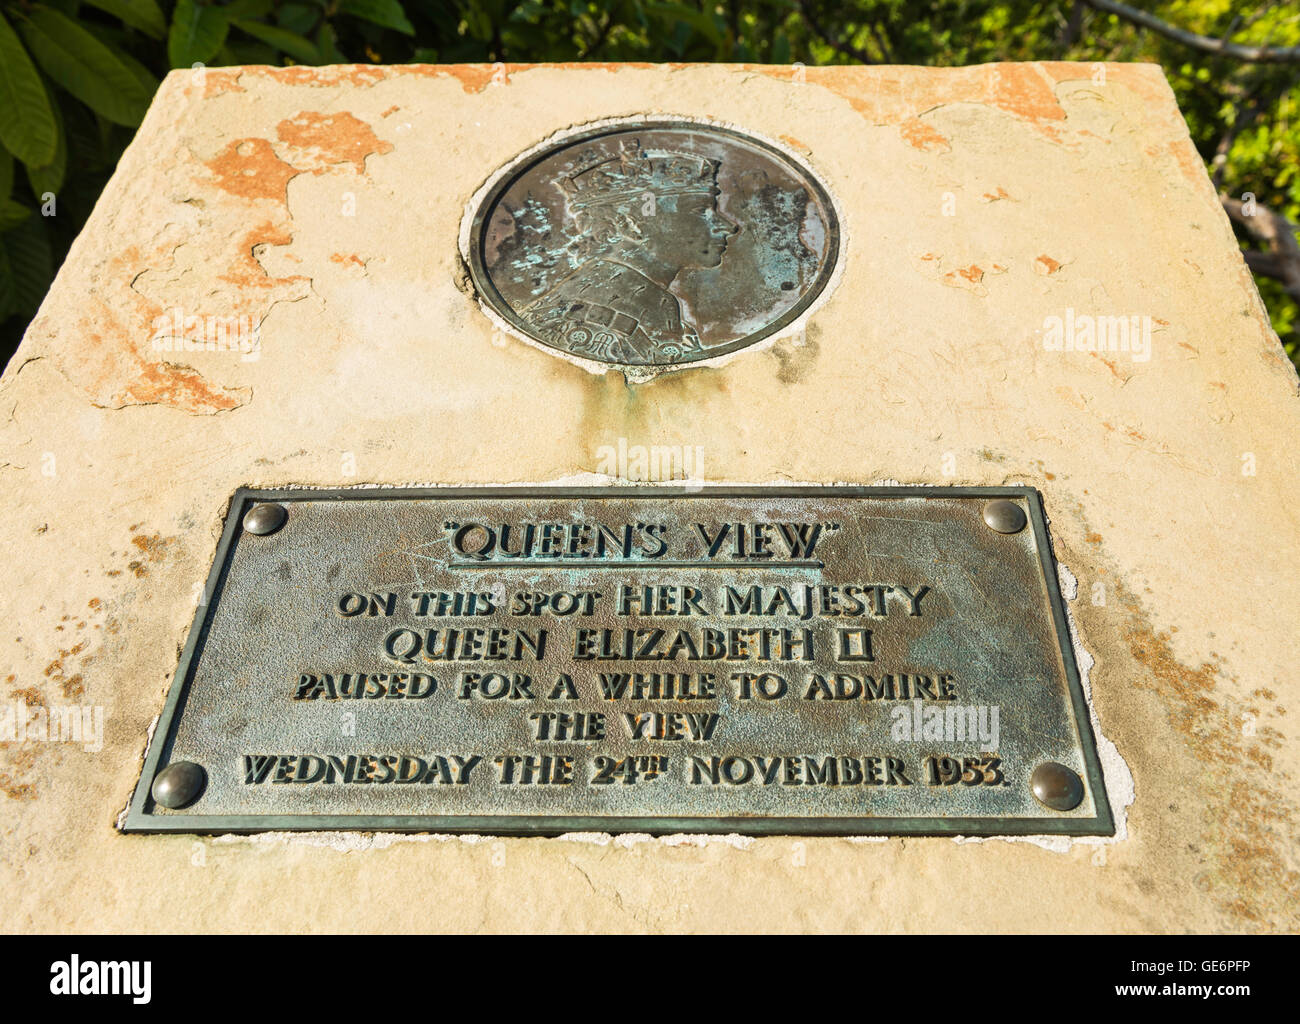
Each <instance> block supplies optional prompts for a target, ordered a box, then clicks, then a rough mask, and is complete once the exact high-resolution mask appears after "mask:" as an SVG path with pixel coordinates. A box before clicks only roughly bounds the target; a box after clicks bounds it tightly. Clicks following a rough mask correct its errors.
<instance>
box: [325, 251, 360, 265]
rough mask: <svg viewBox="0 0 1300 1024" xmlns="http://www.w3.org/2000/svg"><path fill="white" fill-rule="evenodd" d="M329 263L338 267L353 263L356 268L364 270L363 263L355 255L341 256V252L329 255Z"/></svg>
mask: <svg viewBox="0 0 1300 1024" xmlns="http://www.w3.org/2000/svg"><path fill="white" fill-rule="evenodd" d="M330 262H331V263H337V264H339V265H340V266H347V265H348V264H349V263H355V264H356V265H357V266H358V267H361V268H362V269H365V266H366V265H365V263H364V262H363V261H362V259H361V257H360V256H358V255H357V254H356V253H349V254H348V255H346V256H345V255H343V253H341V252H335V253H331V254H330Z"/></svg>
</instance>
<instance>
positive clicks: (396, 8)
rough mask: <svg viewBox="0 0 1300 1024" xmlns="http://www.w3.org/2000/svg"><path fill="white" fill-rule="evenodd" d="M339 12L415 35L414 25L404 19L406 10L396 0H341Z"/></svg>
mask: <svg viewBox="0 0 1300 1024" xmlns="http://www.w3.org/2000/svg"><path fill="white" fill-rule="evenodd" d="M339 13H341V14H350V15H352V16H353V17H354V18H361V19H362V20H364V21H370V22H374V24H376V25H382V26H384V28H395V29H397V31H398V32H405V33H406V34H407V35H408V36H413V35H415V26H414V25H412V24H411V23H410V22H409V21H408V20H407V19H406V12H405V11H403V10H402V5H401V4H400V3H398V0H342V2H341V3H340V4H339Z"/></svg>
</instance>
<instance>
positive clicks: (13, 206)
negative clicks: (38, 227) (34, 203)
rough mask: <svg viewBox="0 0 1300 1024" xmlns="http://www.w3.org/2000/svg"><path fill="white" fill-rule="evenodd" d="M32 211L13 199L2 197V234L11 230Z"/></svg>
mask: <svg viewBox="0 0 1300 1024" xmlns="http://www.w3.org/2000/svg"><path fill="white" fill-rule="evenodd" d="M31 215H32V211H31V210H29V209H28V208H27V207H25V206H24V205H23V204H22V203H19V202H16V201H14V200H13V199H0V234H2V233H4V232H6V231H9V230H11V229H13V228H15V227H17V226H18V225H19V224H21V223H22V222H23V221H25V220H26V219H27V218H28V217H30V216H31Z"/></svg>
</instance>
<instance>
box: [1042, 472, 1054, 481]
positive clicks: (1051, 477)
mask: <svg viewBox="0 0 1300 1024" xmlns="http://www.w3.org/2000/svg"><path fill="white" fill-rule="evenodd" d="M1043 476H1045V477H1046V478H1047V479H1048V480H1055V479H1056V474H1055V473H1049V472H1047V470H1043Z"/></svg>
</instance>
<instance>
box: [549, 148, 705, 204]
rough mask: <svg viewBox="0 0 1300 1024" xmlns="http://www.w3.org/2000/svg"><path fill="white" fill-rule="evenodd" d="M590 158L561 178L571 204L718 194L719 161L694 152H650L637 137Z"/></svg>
mask: <svg viewBox="0 0 1300 1024" xmlns="http://www.w3.org/2000/svg"><path fill="white" fill-rule="evenodd" d="M590 161H591V162H589V163H587V164H586V166H584V167H582V168H581V169H580V170H578V171H575V172H574V173H573V174H571V175H569V176H568V177H567V178H561V179H560V181H559V185H560V188H561V189H563V190H564V194H565V196H566V197H567V199H568V201H569V204H570V205H571V206H576V207H583V206H596V205H600V204H603V203H616V202H620V201H622V200H625V199H634V198H637V197H640V196H643V195H645V194H646V193H647V192H649V193H652V194H653V195H655V196H670V195H717V193H718V168H719V166H720V162H719V161H717V160H710V159H708V158H707V157H702V156H697V155H696V154H694V153H680V152H672V151H668V150H655V151H654V152H653V153H647V152H646V151H644V150H643V149H642V148H641V143H640V141H639V140H637V139H632V140H631V141H630V142H622V143H620V144H619V154H618V156H615V157H606V156H604V155H603V154H597V153H592V154H590Z"/></svg>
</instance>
